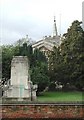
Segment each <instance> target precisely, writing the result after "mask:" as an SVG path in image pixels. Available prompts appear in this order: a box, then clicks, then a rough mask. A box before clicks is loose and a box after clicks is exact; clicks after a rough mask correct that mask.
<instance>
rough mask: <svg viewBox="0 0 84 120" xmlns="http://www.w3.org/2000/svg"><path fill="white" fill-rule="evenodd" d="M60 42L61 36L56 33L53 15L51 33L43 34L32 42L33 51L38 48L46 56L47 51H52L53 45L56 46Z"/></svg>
mask: <svg viewBox="0 0 84 120" xmlns="http://www.w3.org/2000/svg"><path fill="white" fill-rule="evenodd" d="M60 43H61V36H59V35H58V33H57V26H56V19H55V16H54V24H53V35H52V36H45V37H44V38H43V39H41V40H39V41H38V42H36V43H34V44H32V48H33V51H34V50H35V49H39V50H40V51H42V52H43V53H44V54H45V56H46V57H48V55H49V53H50V52H51V51H53V47H54V46H56V47H58V46H59V45H60Z"/></svg>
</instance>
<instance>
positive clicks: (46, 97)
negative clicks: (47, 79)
mask: <svg viewBox="0 0 84 120" xmlns="http://www.w3.org/2000/svg"><path fill="white" fill-rule="evenodd" d="M37 100H38V101H42V102H46V101H48V102H57V101H58V102H61V101H64V102H69V101H83V93H82V92H45V93H43V94H41V95H40V96H38V97H37Z"/></svg>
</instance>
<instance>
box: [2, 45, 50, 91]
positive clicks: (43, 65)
mask: <svg viewBox="0 0 84 120" xmlns="http://www.w3.org/2000/svg"><path fill="white" fill-rule="evenodd" d="M13 56H27V57H28V59H29V61H28V62H29V64H30V74H31V81H33V83H34V84H38V91H40V90H41V91H42V90H43V89H44V88H45V87H46V85H47V84H48V82H49V77H48V75H47V71H48V69H47V60H46V57H45V56H44V55H43V53H42V52H40V51H39V50H38V49H36V50H35V51H34V53H33V50H32V46H31V45H29V46H27V44H26V43H24V44H23V46H10V45H9V46H2V78H5V79H10V72H11V60H12V58H13Z"/></svg>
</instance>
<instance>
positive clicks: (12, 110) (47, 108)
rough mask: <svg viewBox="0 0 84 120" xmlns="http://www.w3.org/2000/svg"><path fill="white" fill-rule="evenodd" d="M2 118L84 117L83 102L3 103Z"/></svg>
mask: <svg viewBox="0 0 84 120" xmlns="http://www.w3.org/2000/svg"><path fill="white" fill-rule="evenodd" d="M1 108H2V109H1V111H2V118H3V119H4V118H5V119H6V120H7V119H8V118H20V119H21V118H25V119H26V118H34V119H35V118H36V119H37V118H53V119H54V118H55V119H56V118H62V119H63V118H65V119H66V118H70V119H72V118H75V119H78V118H79V119H81V120H82V119H83V118H84V105H83V104H77V103H76V104H69V103H68V104H64V103H59V104H58V103H53V104H50V103H49V104H46V103H37V104H36V103H30V104H13V105H11V104H3V105H2V106H1Z"/></svg>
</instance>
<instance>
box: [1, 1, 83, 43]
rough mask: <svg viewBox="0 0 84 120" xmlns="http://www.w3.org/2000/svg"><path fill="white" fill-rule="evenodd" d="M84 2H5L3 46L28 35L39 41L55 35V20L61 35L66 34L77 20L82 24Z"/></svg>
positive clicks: (2, 17) (3, 8)
mask: <svg viewBox="0 0 84 120" xmlns="http://www.w3.org/2000/svg"><path fill="white" fill-rule="evenodd" d="M82 1H83V0H1V1H0V11H1V12H0V41H1V43H2V44H11V43H14V42H15V41H17V40H19V39H21V38H24V37H25V36H26V35H27V34H28V36H29V38H32V39H33V40H36V41H38V40H39V39H41V38H42V37H43V36H45V35H51V34H52V32H53V19H54V16H56V24H57V30H58V34H60V33H61V34H63V33H65V32H66V31H67V28H69V26H70V25H71V23H72V22H73V21H74V20H79V21H82ZM60 18H61V19H60ZM60 21H61V22H60Z"/></svg>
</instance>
